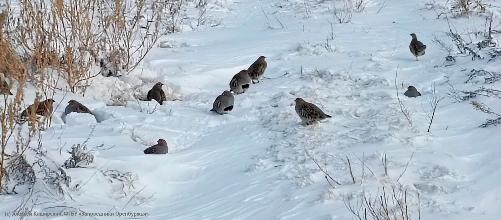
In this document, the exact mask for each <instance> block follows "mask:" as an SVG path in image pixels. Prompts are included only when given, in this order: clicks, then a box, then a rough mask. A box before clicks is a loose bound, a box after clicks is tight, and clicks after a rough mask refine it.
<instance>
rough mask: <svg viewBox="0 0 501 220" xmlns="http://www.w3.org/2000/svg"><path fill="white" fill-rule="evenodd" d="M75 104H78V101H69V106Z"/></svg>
mask: <svg viewBox="0 0 501 220" xmlns="http://www.w3.org/2000/svg"><path fill="white" fill-rule="evenodd" d="M75 103H77V101H75V100H73V99H72V100H70V101H68V104H75Z"/></svg>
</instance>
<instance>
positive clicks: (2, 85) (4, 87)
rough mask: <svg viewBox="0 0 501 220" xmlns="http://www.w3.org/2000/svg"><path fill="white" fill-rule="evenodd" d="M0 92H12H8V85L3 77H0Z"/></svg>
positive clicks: (6, 93)
mask: <svg viewBox="0 0 501 220" xmlns="http://www.w3.org/2000/svg"><path fill="white" fill-rule="evenodd" d="M0 94H2V95H12V92H10V86H9V84H8V83H7V81H5V79H0Z"/></svg>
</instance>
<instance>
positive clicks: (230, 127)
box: [0, 0, 501, 220]
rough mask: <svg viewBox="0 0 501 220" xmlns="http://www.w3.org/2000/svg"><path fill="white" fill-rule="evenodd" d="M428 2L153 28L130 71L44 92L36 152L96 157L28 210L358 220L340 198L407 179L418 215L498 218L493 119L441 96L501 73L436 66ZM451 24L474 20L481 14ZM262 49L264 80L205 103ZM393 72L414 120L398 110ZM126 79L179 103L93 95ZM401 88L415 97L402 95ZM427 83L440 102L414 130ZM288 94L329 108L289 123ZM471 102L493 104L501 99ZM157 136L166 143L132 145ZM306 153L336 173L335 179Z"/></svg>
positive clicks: (249, 4)
mask: <svg viewBox="0 0 501 220" xmlns="http://www.w3.org/2000/svg"><path fill="white" fill-rule="evenodd" d="M425 3H427V1H424V0H418V1H402V0H385V1H376V0H371V1H369V3H368V5H367V8H366V10H365V11H364V12H361V13H354V14H353V17H352V20H351V22H350V23H345V24H339V23H337V22H336V21H335V18H334V17H333V14H332V12H331V11H330V10H329V7H332V6H333V5H332V4H331V3H330V1H311V2H307V1H299V0H297V1H295V0H267V1H264V0H259V1H255V0H238V1H234V2H229V1H227V2H225V6H226V7H228V8H227V10H225V11H218V13H219V14H220V16H221V18H222V20H221V23H220V25H218V26H215V27H206V28H200V29H197V30H193V31H186V32H181V33H176V34H173V35H169V36H167V37H165V39H162V41H163V44H164V45H171V46H169V47H158V48H154V49H153V50H152V51H151V53H150V54H149V55H148V56H147V58H146V59H145V61H144V63H143V65H142V66H141V69H140V70H138V71H137V72H136V73H134V74H132V75H130V76H125V77H124V78H119V79H117V78H100V80H102V82H97V83H96V84H95V85H94V86H92V87H91V88H90V89H89V91H88V94H86V96H85V97H78V96H76V95H70V94H67V95H65V96H63V94H57V95H56V97H55V99H56V101H58V102H61V105H60V106H59V107H58V108H57V109H56V113H55V114H54V117H53V120H54V121H53V124H52V127H50V128H48V129H47V130H45V131H44V132H43V143H44V147H45V148H46V150H47V155H48V157H49V158H51V159H52V160H54V162H55V164H63V163H64V161H65V160H66V159H67V158H68V157H69V155H68V154H67V153H66V151H67V150H69V149H70V147H71V146H73V145H74V144H78V143H82V142H84V141H87V142H86V143H87V144H86V145H87V146H88V148H89V149H91V150H92V151H93V152H94V155H95V159H94V163H93V164H91V166H90V167H88V168H75V169H69V170H67V172H68V175H69V176H71V178H72V180H71V183H70V184H69V187H68V189H67V193H68V194H69V195H70V197H68V196H66V197H63V198H54V197H51V196H41V197H40V198H38V200H37V201H36V202H35V201H32V202H33V203H34V204H37V205H36V206H35V207H34V209H35V210H40V211H61V210H75V209H80V210H82V211H87V212H98V211H103V212H104V211H121V212H128V211H136V212H147V213H149V215H148V217H147V219H322V220H323V219H355V218H354V216H353V215H352V214H351V213H350V212H349V211H348V209H347V208H346V202H347V201H357V198H360V196H361V195H362V194H363V193H364V192H365V193H368V194H370V195H377V193H378V192H380V190H381V188H382V187H387V188H388V187H391V186H397V185H398V186H402V187H403V188H405V189H406V190H408V192H409V197H410V198H409V200H410V201H411V202H410V203H411V204H413V206H412V207H410V209H412V216H413V219H417V212H416V207H417V206H418V204H417V203H419V206H420V209H421V211H420V212H421V219H451V220H452V219H454V220H460V219H486V220H488V219H492V220H494V219H500V218H501V214H499V211H498V209H499V207H501V172H500V171H499V167H501V160H500V159H499V158H501V148H500V138H499V135H498V134H499V133H500V132H501V127H499V126H498V127H495V126H494V127H488V128H479V125H480V124H482V123H483V122H484V121H485V120H486V119H487V118H488V116H487V115H486V114H483V113H481V112H478V111H475V110H474V109H473V108H472V106H471V105H470V104H469V103H468V102H460V103H458V102H456V101H455V100H454V99H452V98H451V96H450V95H449V93H450V89H451V85H454V86H455V87H461V88H462V87H467V86H469V85H467V84H465V83H464V82H465V80H466V79H467V76H466V74H467V73H469V71H470V70H471V69H474V68H484V69H486V70H491V71H498V72H499V71H500V68H499V66H500V65H499V64H500V62H501V61H499V60H494V61H491V62H487V61H478V60H476V61H472V60H471V57H468V56H464V57H458V58H456V59H457V65H452V66H444V65H443V64H444V61H445V57H446V56H447V55H449V54H447V52H446V51H444V50H442V49H441V48H440V47H439V45H437V44H436V43H434V42H433V39H434V37H435V36H438V37H444V36H445V35H444V34H443V33H444V32H447V30H448V29H449V28H448V24H447V21H446V20H445V19H436V17H437V15H436V11H434V10H431V9H429V8H427V7H426V4H425ZM451 22H452V23H453V24H454V25H456V28H457V29H459V30H477V29H481V28H482V27H483V25H484V23H485V20H483V19H481V18H475V17H472V18H470V19H456V20H451ZM497 22H498V23H499V21H497ZM496 25H498V26H497V27H499V24H496ZM331 27H332V29H331ZM479 27H480V28H479ZM410 33H416V34H417V36H418V38H419V39H420V40H421V41H422V42H423V43H425V44H426V45H427V50H426V55H425V56H423V57H420V60H419V61H415V59H414V57H413V56H412V55H411V53H410V52H409V49H408V44H409V42H410V40H411V37H410V35H409V34H410ZM496 37H497V39H500V36H499V34H498V35H497V36H496ZM444 39H445V38H444ZM445 40H446V39H445ZM261 55H264V56H266V57H267V61H268V69H267V70H266V73H265V79H264V80H262V82H261V83H259V84H253V85H251V87H250V89H249V90H248V91H247V92H246V93H244V94H241V95H237V96H235V107H234V110H233V112H232V113H231V114H227V115H217V114H213V113H212V112H209V110H210V108H211V107H212V102H213V101H214V99H215V97H217V96H218V95H219V94H220V93H222V92H223V91H224V90H227V89H229V86H228V83H229V81H230V79H231V77H232V76H233V75H234V74H236V73H237V72H238V71H240V70H241V69H246V68H247V67H248V66H249V65H250V64H251V63H252V62H253V61H254V60H255V59H256V58H257V57H259V56H261ZM395 72H398V78H397V82H396V84H397V87H398V92H399V94H400V95H399V97H400V99H401V100H402V102H403V104H404V105H405V107H406V108H407V109H408V111H409V112H410V117H411V120H412V126H410V125H409V123H408V121H407V119H406V118H405V117H404V115H403V114H402V113H401V111H400V107H399V104H398V100H397V96H396V93H397V91H396V89H395V82H394V80H395ZM138 79H139V80H138ZM138 81H142V82H148V83H150V84H146V86H143V87H141V88H138V90H137V91H134V92H135V93H145V92H146V91H147V90H148V89H149V88H150V86H152V85H153V84H154V83H155V82H156V81H162V82H165V83H166V84H167V85H168V87H169V88H170V90H169V91H168V92H167V93H168V94H170V96H171V97H175V98H176V99H177V100H175V101H168V102H167V104H166V105H163V106H156V107H154V106H155V102H154V101H153V102H134V101H130V102H128V104H127V106H126V107H124V106H109V105H106V104H107V103H109V99H110V97H111V96H112V95H110V93H114V94H115V95H116V94H118V93H120V91H121V89H123V88H124V87H125V85H138ZM408 85H414V86H415V87H416V88H418V90H420V91H421V93H422V96H421V97H418V98H413V99H411V98H407V97H405V96H403V92H404V91H405V88H407V86H408ZM487 86H488V87H489V88H493V89H496V88H498V89H499V88H500V83H499V82H496V83H494V84H489V85H487ZM434 87H435V89H436V95H435V96H437V97H439V98H443V99H441V102H440V103H439V106H438V108H437V112H436V113H435V117H434V122H433V124H432V126H431V132H427V129H428V124H429V123H428V122H429V117H430V116H431V110H432V108H431V106H430V101H431V100H432V99H433V88H434ZM32 95H33V94H32ZM296 97H302V98H304V99H305V100H306V101H309V102H313V103H315V104H317V105H318V106H320V107H321V108H322V109H324V111H325V112H326V113H327V114H330V115H332V116H333V118H331V119H329V120H326V121H324V122H322V123H320V124H318V125H314V126H309V127H306V126H303V125H301V124H300V120H299V117H297V115H296V113H295V111H294V99H295V98H296ZM69 99H76V100H79V101H81V102H82V103H84V104H85V105H87V106H88V107H89V108H90V109H92V110H93V111H94V112H96V114H97V115H98V116H99V118H100V119H101V120H103V121H102V122H101V123H96V122H95V120H94V119H93V118H92V117H90V118H89V117H86V118H85V117H81V116H79V115H73V114H72V115H69V116H68V118H67V119H66V123H64V122H63V121H62V119H61V117H60V115H61V114H62V112H64V106H65V105H66V102H67V101H68V100H69ZM27 100H30V99H29V98H28V99H27ZM478 100H481V101H483V102H484V103H486V104H489V106H490V107H492V109H493V110H498V111H501V104H500V102H499V99H490V98H485V97H484V98H478ZM159 138H163V139H166V140H167V142H168V145H169V154H168V155H161V156H158V155H155V156H152V155H143V153H142V151H143V150H144V149H145V148H146V147H148V146H151V145H153V144H155V143H156V140H157V139H159ZM384 157H386V158H387V166H386V167H387V175H385V166H384V165H383V163H382V162H381V161H382V158H384ZM346 158H349V159H350V161H351V167H352V169H353V174H354V177H355V183H353V182H352V178H351V176H350V172H349V166H348V163H347V160H346ZM315 161H317V162H318V163H319V165H320V167H322V169H324V170H326V171H327V172H328V173H329V174H330V175H331V176H332V177H333V178H334V179H335V180H336V181H338V182H339V183H340V185H337V184H335V188H332V187H331V186H330V185H329V183H328V182H327V181H326V179H325V178H324V173H323V172H322V171H321V170H320V169H319V167H318V166H317V165H316V164H315ZM99 170H119V171H122V172H130V176H127V177H124V178H125V179H127V180H128V181H129V180H130V181H133V182H134V184H133V187H130V188H129V187H125V188H124V185H122V183H121V182H117V181H113V179H111V178H110V177H109V176H110V175H106V173H103V172H100V171H99ZM418 194H419V200H418V198H417V195H418ZM23 197H24V196H23V195H8V196H2V197H0V202H1V204H2V205H1V208H0V211H2V213H4V212H8V211H10V210H13V209H14V208H15V207H17V206H18V205H19V204H20V202H21V201H22V198H23ZM40 218H41V219H43V218H42V217H40ZM82 218H83V217H82ZM28 219H37V218H35V217H33V218H28ZM54 219H73V218H72V217H56V218H54ZM111 219H112V218H111Z"/></svg>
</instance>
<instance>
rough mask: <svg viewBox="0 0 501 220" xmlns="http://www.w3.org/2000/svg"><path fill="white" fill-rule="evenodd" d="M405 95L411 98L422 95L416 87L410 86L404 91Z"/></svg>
mask: <svg viewBox="0 0 501 220" xmlns="http://www.w3.org/2000/svg"><path fill="white" fill-rule="evenodd" d="M404 95H405V96H407V97H411V98H416V97H418V96H421V93H420V92H418V91H417V89H416V87H414V86H409V87H407V91H405V92H404Z"/></svg>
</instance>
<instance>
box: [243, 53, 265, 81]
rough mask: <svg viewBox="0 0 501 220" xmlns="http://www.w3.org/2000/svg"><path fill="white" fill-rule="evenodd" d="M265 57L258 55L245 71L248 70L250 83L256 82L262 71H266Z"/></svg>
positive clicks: (262, 73)
mask: <svg viewBox="0 0 501 220" xmlns="http://www.w3.org/2000/svg"><path fill="white" fill-rule="evenodd" d="M265 58H266V57H265V56H260V57H259V58H257V60H256V61H254V63H252V65H250V67H249V68H248V69H247V71H249V76H250V77H251V79H252V83H258V82H259V80H260V79H261V77H262V76H263V75H264V71H266V67H267V66H268V63H267V62H266V60H265Z"/></svg>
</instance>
